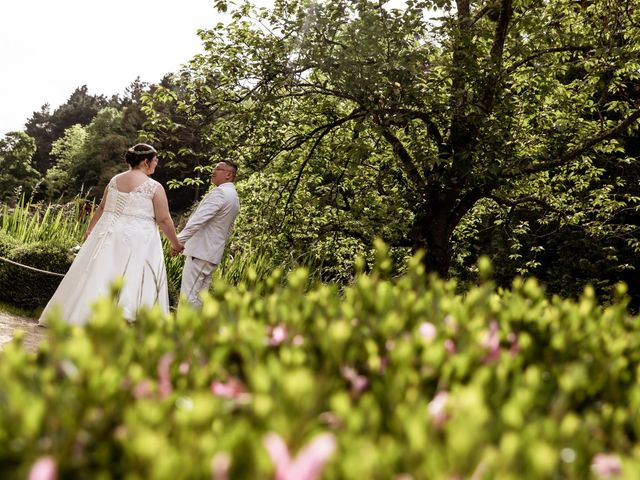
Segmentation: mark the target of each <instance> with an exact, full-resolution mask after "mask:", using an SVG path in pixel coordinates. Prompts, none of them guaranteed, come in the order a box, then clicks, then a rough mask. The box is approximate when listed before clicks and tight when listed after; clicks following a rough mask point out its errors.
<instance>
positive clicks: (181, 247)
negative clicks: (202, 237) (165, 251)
mask: <svg viewBox="0 0 640 480" xmlns="http://www.w3.org/2000/svg"><path fill="white" fill-rule="evenodd" d="M183 250H184V245H182V244H181V243H179V244H178V245H171V256H172V257H175V256H176V255H178V254H179V253H180V252H182V251H183Z"/></svg>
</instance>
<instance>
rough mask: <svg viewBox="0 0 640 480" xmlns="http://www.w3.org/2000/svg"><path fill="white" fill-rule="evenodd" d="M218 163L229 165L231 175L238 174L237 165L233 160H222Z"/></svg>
mask: <svg viewBox="0 0 640 480" xmlns="http://www.w3.org/2000/svg"><path fill="white" fill-rule="evenodd" d="M218 163H224V164H225V165H229V166H230V167H231V168H233V173H235V174H237V173H238V164H237V163H236V162H234V161H233V160H231V159H230V158H223V159H222V160H220V161H219V162H218Z"/></svg>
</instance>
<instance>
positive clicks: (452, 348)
mask: <svg viewBox="0 0 640 480" xmlns="http://www.w3.org/2000/svg"><path fill="white" fill-rule="evenodd" d="M444 349H445V350H446V351H447V353H450V354H452V355H453V354H454V353H456V351H457V348H456V342H454V341H453V340H451V339H450V338H447V339H446V340H445V341H444Z"/></svg>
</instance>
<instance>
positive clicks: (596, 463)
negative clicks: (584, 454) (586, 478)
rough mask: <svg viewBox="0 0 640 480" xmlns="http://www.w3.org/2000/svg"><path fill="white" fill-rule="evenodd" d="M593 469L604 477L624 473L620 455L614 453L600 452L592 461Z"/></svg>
mask: <svg viewBox="0 0 640 480" xmlns="http://www.w3.org/2000/svg"><path fill="white" fill-rule="evenodd" d="M591 470H592V471H593V473H595V474H596V475H598V476H599V477H602V478H612V477H615V476H618V475H620V474H621V473H622V465H621V463H620V457H618V456H617V455H615V454H612V453H598V454H597V455H596V456H595V457H593V460H592V461H591Z"/></svg>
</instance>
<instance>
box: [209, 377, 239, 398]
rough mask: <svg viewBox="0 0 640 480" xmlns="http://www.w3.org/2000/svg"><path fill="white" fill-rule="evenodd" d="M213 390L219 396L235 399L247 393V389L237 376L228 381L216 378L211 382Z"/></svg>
mask: <svg viewBox="0 0 640 480" xmlns="http://www.w3.org/2000/svg"><path fill="white" fill-rule="evenodd" d="M211 392H212V393H213V394H214V395H218V396H219V397H224V398H229V399H231V400H235V399H238V398H240V397H241V396H243V395H244V394H246V393H247V389H246V388H245V386H244V385H243V384H242V382H241V381H240V380H238V379H237V378H235V377H231V378H229V380H227V383H223V382H218V381H217V380H214V381H213V382H211Z"/></svg>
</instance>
